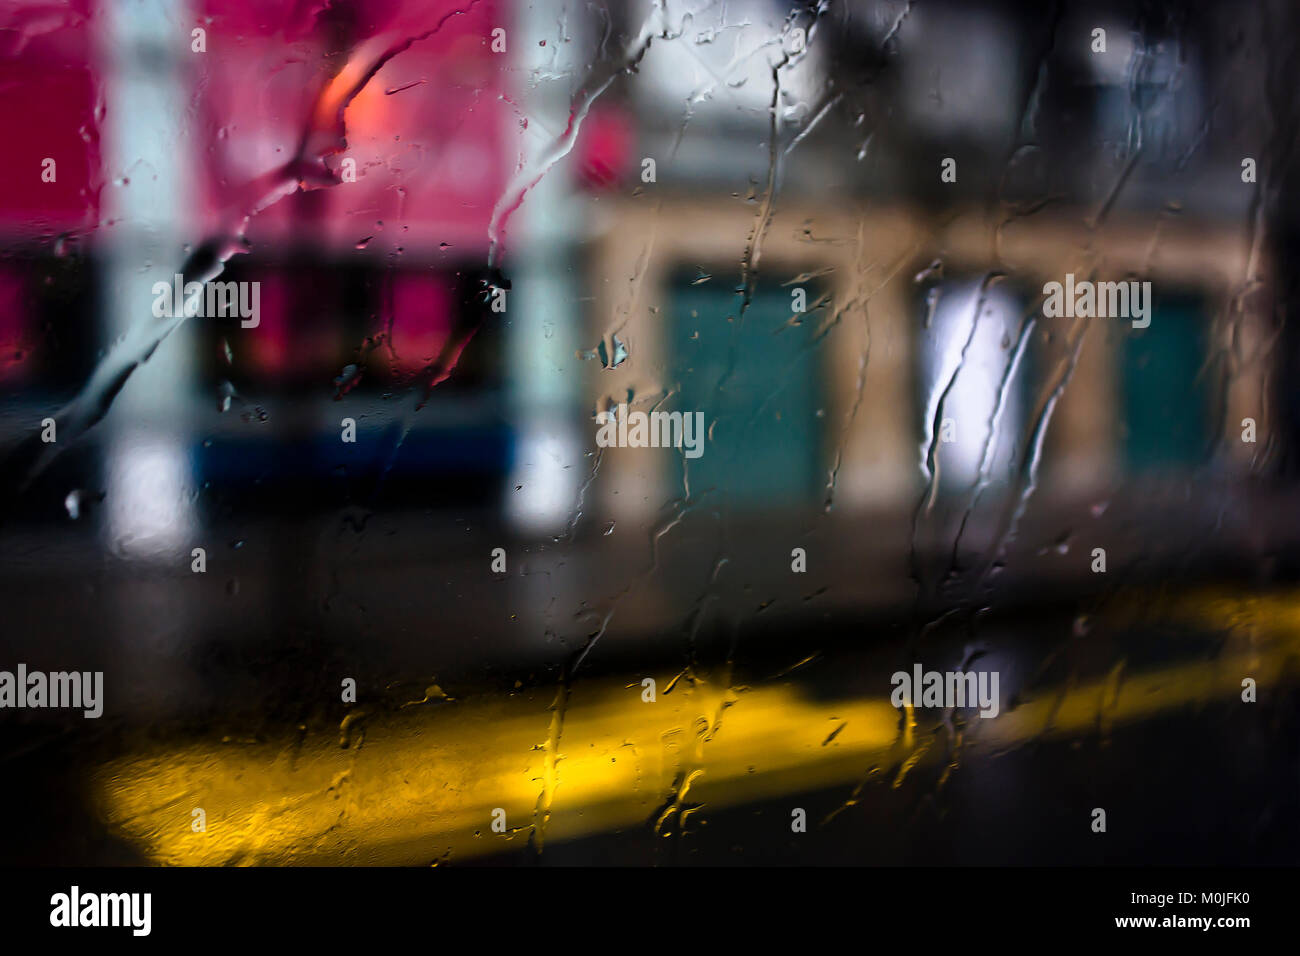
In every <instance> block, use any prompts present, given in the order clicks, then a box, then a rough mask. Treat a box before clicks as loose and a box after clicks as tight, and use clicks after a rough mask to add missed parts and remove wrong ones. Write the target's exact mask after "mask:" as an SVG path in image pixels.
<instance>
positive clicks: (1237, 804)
mask: <svg viewBox="0 0 1300 956" xmlns="http://www.w3.org/2000/svg"><path fill="white" fill-rule="evenodd" d="M1129 7H1130V5H1126V4H1111V3H1101V2H1099V3H1091V2H1089V3H1081V4H1046V5H1044V4H1029V3H1014V2H1009V0H1007V2H980V3H973V4H972V3H959V2H945V0H937V2H932V3H915V4H914V3H911V2H901V0H880V2H871V0H854V2H844V3H839V2H808V3H803V2H801V3H790V2H776V0H727V2H720V0H664V2H658V0H656V2H647V0H638V2H628V3H606V2H598V0H590V2H563V0H536V2H532V3H528V2H523V0H477V2H476V0H447V2H443V0H438V2H424V3H416V2H401V0H373V2H367V0H336V2H333V3H329V4H298V3H267V4H244V3H238V2H234V0H190V2H188V3H186V2H177V0H123V2H120V3H116V2H114V3H97V2H93V0H73V2H71V3H68V2H61V3H58V4H54V3H44V2H37V0H16V2H15V0H11V2H8V3H5V4H3V5H0V97H3V100H2V102H3V109H2V110H0V116H3V118H4V121H5V124H6V126H7V127H8V130H9V132H10V136H9V137H8V140H7V143H6V146H5V148H4V149H3V150H0V452H3V464H2V465H0V477H2V480H3V482H4V487H3V488H2V489H0V495H2V498H0V503H2V505H3V510H2V512H0V607H2V608H3V610H4V626H3V629H0V634H2V635H3V636H0V771H2V772H3V775H4V777H5V779H6V780H9V781H12V782H13V784H12V785H10V786H8V787H6V788H4V789H3V790H0V814H8V815H11V816H10V818H12V815H17V814H21V815H22V817H23V819H25V820H26V821H27V823H26V824H25V825H24V826H23V827H21V828H17V830H16V831H15V832H13V833H11V834H10V835H9V836H8V837H6V839H5V840H4V841H3V849H2V850H0V861H3V862H6V863H63V864H112V863H157V864H212V865H224V864H241V865H246V864H283V863H318V864H387V863H404V864H448V863H450V864H467V863H474V864H479V863H486V864H498V863H523V862H542V863H554V864H570V863H600V864H691V863H698V864H714V863H731V864H744V863H764V864H767V863H803V864H822V863H836V864H839V863H854V864H898V863H913V864H931V863H933V864H971V863H981V864H1017V863H1030V864H1058V863H1070V864H1077V863H1294V862H1295V860H1296V859H1297V854H1298V853H1300V828H1298V825H1297V822H1296V821H1297V820H1298V819H1300V816H1298V815H1297V814H1298V811H1300V750H1298V749H1297V743H1296V741H1297V739H1298V738H1297V731H1298V730H1300V709H1298V705H1300V696H1298V695H1297V687H1298V684H1300V613H1298V611H1300V561H1298V560H1297V558H1298V556H1300V520H1298V519H1297V517H1296V516H1297V514H1300V510H1298V509H1297V505H1300V493H1298V492H1300V485H1298V484H1297V476H1298V474H1300V472H1297V462H1298V461H1300V458H1298V457H1297V451H1298V450H1300V391H1298V390H1297V388H1296V386H1295V384H1294V381H1295V376H1294V374H1293V372H1294V371H1295V365H1296V356H1297V355H1300V339H1298V338H1297V336H1298V334H1300V333H1297V330H1296V327H1295V322H1294V321H1293V315H1292V311H1293V309H1294V307H1295V303H1296V302H1297V301H1300V300H1298V299H1297V293H1298V292H1300V289H1298V288H1297V285H1296V282H1297V280H1296V278H1295V277H1296V275H1297V271H1296V269H1295V264H1294V263H1293V262H1292V256H1293V255H1295V254H1296V253H1297V248H1298V246H1297V242H1298V237H1297V225H1298V224H1300V208H1298V204H1297V195H1296V184H1295V174H1294V169H1295V158H1294V142H1293V141H1294V139H1295V135H1296V131H1297V129H1298V128H1300V127H1298V125H1297V117H1296V115H1295V113H1296V106H1295V105H1294V95H1293V93H1294V75H1293V59H1294V58H1293V53H1294V44H1295V39H1294V37H1295V36H1296V28H1297V26H1300V24H1298V23H1297V22H1296V21H1297V16H1298V15H1297V13H1296V11H1295V10H1294V9H1292V8H1291V6H1290V5H1288V4H1284V3H1276V4H1266V3H1261V4H1259V5H1258V10H1252V11H1250V12H1246V11H1244V10H1243V8H1242V7H1241V6H1240V5H1238V4H1232V3H1226V2H1223V3H1206V4H1201V5H1198V6H1197V7H1196V8H1195V9H1194V10H1190V9H1184V8H1183V5H1178V4H1163V3H1154V4H1147V5H1143V6H1142V7H1141V9H1130V8H1129ZM6 804H7V805H6Z"/></svg>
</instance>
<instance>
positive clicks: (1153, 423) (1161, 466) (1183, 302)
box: [1120, 299, 1211, 472]
mask: <svg viewBox="0 0 1300 956" xmlns="http://www.w3.org/2000/svg"><path fill="white" fill-rule="evenodd" d="M1206 345H1207V342H1206V321H1205V313H1204V307H1203V304H1202V303H1201V302H1199V301H1197V300H1192V299H1178V300H1173V301H1166V302H1163V303H1161V302H1157V303H1156V306H1155V308H1154V309H1153V310H1152V315H1151V324H1150V326H1148V327H1147V328H1145V329H1132V328H1130V329H1129V330H1128V331H1127V332H1126V333H1125V337H1124V345H1123V348H1122V354H1121V359H1120V368H1121V372H1122V378H1123V391H1124V394H1123V399H1122V405H1121V411H1122V414H1123V422H1124V426H1125V427H1124V429H1123V439H1122V440H1123V448H1124V458H1125V462H1126V463H1127V465H1128V468H1129V470H1130V471H1134V472H1152V471H1184V472H1185V471H1189V470H1191V469H1192V468H1193V467H1195V466H1196V465H1197V464H1199V463H1200V462H1201V461H1202V460H1203V459H1204V457H1205V455H1206V452H1207V451H1208V449H1209V445H1210V431H1211V428H1210V421H1209V409H1210V406H1209V392H1208V384H1209V383H1208V380H1207V376H1206V375H1203V374H1202V366H1203V364H1204V362H1205V356H1206Z"/></svg>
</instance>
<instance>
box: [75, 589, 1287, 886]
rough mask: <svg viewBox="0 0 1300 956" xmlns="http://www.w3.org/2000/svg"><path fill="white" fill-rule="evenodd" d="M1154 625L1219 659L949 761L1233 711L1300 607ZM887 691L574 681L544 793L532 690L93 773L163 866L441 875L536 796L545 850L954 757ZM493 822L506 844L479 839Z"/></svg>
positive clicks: (1034, 721)
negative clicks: (545, 806) (1179, 716)
mask: <svg viewBox="0 0 1300 956" xmlns="http://www.w3.org/2000/svg"><path fill="white" fill-rule="evenodd" d="M1252 602H1253V603H1252ZM1159 613H1161V614H1169V615H1173V616H1174V617H1177V616H1178V615H1186V616H1187V619H1188V620H1191V619H1193V618H1195V619H1196V620H1197V621H1198V622H1199V623H1201V624H1211V625H1212V626H1216V627H1230V628H1231V629H1232V631H1231V634H1230V636H1229V638H1228V639H1227V644H1226V645H1225V648H1224V651H1223V653H1222V654H1220V655H1219V656H1218V657H1216V658H1215V659H1214V660H1206V661H1196V662H1190V663H1178V664H1174V665H1171V666H1167V667H1164V668H1161V669H1159V670H1154V671H1146V672H1140V673H1134V674H1127V673H1125V668H1124V666H1123V664H1122V662H1121V663H1120V664H1118V665H1116V666H1115V668H1114V669H1112V671H1111V672H1110V673H1109V674H1108V675H1107V676H1106V677H1105V678H1103V679H1099V680H1091V681H1086V682H1080V683H1078V684H1077V685H1066V686H1064V687H1049V688H1043V689H1041V690H1039V691H1037V692H1036V693H1035V694H1033V695H1032V696H1031V697H1029V699H1027V700H1025V701H1023V702H1022V703H1021V704H1020V706H1018V707H1016V708H1015V709H1013V710H1004V711H1003V713H1001V714H1000V715H999V716H998V717H996V718H992V719H988V720H982V719H979V718H974V717H972V718H971V719H969V720H967V721H966V723H965V725H964V729H963V731H962V735H961V736H962V747H963V748H965V747H973V748H975V749H976V750H977V751H985V752H988V751H993V752H996V751H998V750H1003V749H1006V748H1008V747H1014V746H1018V745H1021V744H1023V743H1025V742H1026V741H1029V740H1033V739H1037V738H1040V737H1044V736H1049V737H1057V736H1062V735H1065V736H1069V735H1079V734H1086V733H1089V732H1094V731H1095V732H1100V733H1103V734H1104V733H1106V732H1108V730H1109V729H1110V728H1111V727H1112V726H1114V725H1117V724H1122V723H1131V722H1136V721H1141V720H1144V719H1146V718H1149V717H1152V716H1155V715H1157V714H1161V713H1170V712H1176V711H1177V710H1178V709H1180V708H1186V707H1195V706H1200V705H1202V704H1205V703H1210V702H1216V703H1223V702H1231V701H1239V700H1240V693H1241V680H1242V678H1243V677H1246V676H1249V677H1252V678H1254V679H1255V680H1256V681H1257V682H1258V683H1259V685H1260V687H1261V688H1267V687H1269V686H1271V685H1273V684H1274V683H1275V682H1279V681H1287V680H1295V679H1296V677H1297V675H1296V674H1295V673H1294V671H1293V670H1288V668H1289V667H1293V666H1294V665H1293V664H1292V663H1291V660H1292V658H1293V657H1294V648H1295V647H1296V645H1297V636H1300V601H1290V600H1286V599H1285V598H1277V597H1274V598H1270V599H1267V600H1264V599H1256V598H1249V599H1231V598H1228V597H1224V596H1221V595H1202V596H1196V597H1194V598H1192V599H1189V600H1188V601H1186V602H1183V603H1175V604H1171V605H1170V606H1169V607H1168V608H1165V609H1163V610H1161V611H1160V612H1159ZM1082 640H1086V637H1085V638H1082ZM661 683H662V682H661ZM882 690H884V691H885V693H882V694H881V695H880V696H879V697H872V698H868V699H858V700H843V701H833V702H825V701H814V700H809V699H807V698H805V697H803V696H801V695H800V694H799V693H798V691H797V689H796V688H795V687H794V686H791V685H789V684H769V685H763V686H757V687H749V688H733V689H730V690H728V689H725V688H719V687H713V686H710V685H708V684H707V683H696V684H688V683H687V682H684V681H683V682H681V685H680V686H679V687H678V688H677V689H675V690H674V691H673V693H671V694H666V695H665V694H661V695H660V696H659V699H658V700H657V701H656V702H653V703H645V702H643V701H642V700H641V689H640V684H639V681H638V682H637V683H635V684H634V685H633V686H631V687H626V686H624V685H623V684H622V683H615V682H608V683H606V682H596V681H579V682H578V683H577V684H576V686H575V687H574V689H573V692H572V696H571V697H570V700H569V705H568V707H567V708H566V713H565V718H564V721H563V725H562V733H561V736H560V741H559V745H558V748H557V749H556V759H555V761H554V762H553V763H552V764H551V765H550V767H549V771H550V773H551V777H550V778H549V779H550V785H549V786H547V787H544V783H545V782H546V781H547V779H548V778H547V773H548V764H547V755H548V748H547V736H548V734H550V733H552V732H553V730H554V727H555V725H556V724H557V723H558V722H556V721H554V720H553V718H554V716H555V714H554V713H553V711H552V710H551V704H552V697H551V695H550V693H549V692H543V691H538V692H536V693H531V694H530V693H517V694H513V695H510V696H508V697H504V698H482V699H472V700H465V701H452V702H442V703H433V704H424V705H421V706H415V707H408V708H404V709H401V710H398V711H396V712H385V713H382V714H375V715H371V716H364V713H363V715H362V716H360V717H355V716H354V717H352V718H350V719H349V721H347V722H345V723H347V724H348V725H350V726H348V727H346V728H345V731H346V732H345V735H344V739H345V743H346V746H344V745H341V744H340V738H339V737H338V736H334V735H328V736H327V735H315V736H309V737H308V738H307V739H305V740H304V741H302V742H301V743H300V744H299V743H296V742H295V743H289V742H287V741H286V742H282V743H261V742H259V743H243V742H234V741H221V740H216V739H208V740H203V739H200V740H192V741H189V742H186V743H184V744H182V745H179V746H160V747H159V748H157V749H155V750H153V751H149V752H143V753H139V754H134V755H131V756H128V757H125V758H121V759H118V760H115V761H113V762H111V763H109V764H107V765H105V766H103V767H101V768H99V770H98V771H97V773H96V776H95V794H96V799H97V801H98V806H99V809H100V812H101V814H102V816H103V818H104V820H105V821H106V822H107V824H108V825H109V826H110V827H111V828H112V829H113V830H114V831H115V832H117V833H119V834H121V835H122V836H124V837H125V838H126V839H128V840H129V841H130V842H131V843H133V844H134V845H135V846H137V847H138V848H140V849H141V850H142V851H143V852H144V853H145V854H146V855H147V856H148V857H149V858H150V859H151V860H153V861H155V862H158V863H162V864H173V865H227V864H305V863H352V864H397V863H417V864H418V863H430V862H437V861H441V860H451V861H455V860H457V859H461V858H465V857H468V856H475V855H480V854H487V853H494V852H499V851H502V850H507V849H510V848H512V847H515V848H517V847H519V846H520V845H521V844H522V843H523V842H525V841H527V839H528V837H529V835H530V834H531V833H532V831H533V829H534V826H535V822H536V821H540V820H541V819H542V816H543V815H542V814H541V812H540V811H539V798H540V797H541V796H542V794H543V792H544V791H546V792H547V793H548V794H549V815H547V816H546V817H545V824H544V834H543V835H544V837H545V842H546V844H550V843H551V842H555V841H563V840H568V839H573V838H575V837H581V836H585V835H590V834H594V833H603V832H609V831H614V830H618V829H621V828H627V827H639V826H656V827H658V828H659V829H660V830H661V831H662V832H665V833H668V832H671V831H672V830H673V828H674V827H675V826H676V825H679V824H680V818H681V817H682V816H685V815H689V814H690V813H692V812H694V808H697V807H699V806H708V807H711V808H713V807H726V806H736V805H743V804H748V803H753V802H757V801H763V800H768V799H772V798H777V797H780V796H782V795H785V794H794V793H799V792H805V791H811V790H816V789H819V788H825V787H833V786H840V785H844V786H846V787H851V786H853V785H855V784H860V783H861V782H862V781H863V780H864V779H866V778H867V776H868V774H869V773H870V772H872V771H873V768H874V771H875V772H883V771H885V770H888V769H891V768H897V770H896V772H895V773H894V775H893V776H892V777H890V778H889V779H891V780H893V781H894V783H895V785H897V783H898V782H900V781H901V779H902V777H903V776H905V775H906V773H907V772H908V770H910V769H911V768H912V767H913V766H915V765H916V764H918V763H919V762H921V761H922V760H923V759H930V760H934V759H940V758H941V756H942V755H943V754H945V753H950V747H949V746H948V743H947V741H944V744H945V745H944V746H933V745H934V744H936V743H937V742H939V740H940V738H938V737H936V734H935V730H934V726H935V725H936V724H937V723H938V719H937V718H935V717H931V718H929V719H928V720H929V722H928V723H926V724H923V725H922V726H921V727H918V726H917V725H916V724H915V722H913V721H911V720H900V714H899V712H898V711H897V710H895V709H894V708H893V707H891V706H890V704H889V702H888V690H889V688H888V687H886V688H883V689H882ZM1243 706H1247V705H1243ZM837 728H839V730H838V732H837V733H834V736H833V737H831V735H832V733H833V732H835V731H836V729H837ZM362 735H364V736H362ZM828 738H831V739H829V740H828ZM848 796H849V794H848V791H847V790H846V799H847V798H848ZM195 809H202V810H203V811H204V813H205V814H206V831H205V832H194V831H193V829H192V821H193V819H194V817H193V811H194V810H195ZM497 809H500V810H503V811H504V813H505V826H506V827H507V832H505V833H497V832H494V831H493V829H492V822H493V812H494V811H495V810H497ZM812 822H813V823H814V824H815V822H816V821H812Z"/></svg>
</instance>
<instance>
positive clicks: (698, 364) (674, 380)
mask: <svg viewBox="0 0 1300 956" xmlns="http://www.w3.org/2000/svg"><path fill="white" fill-rule="evenodd" d="M694 279H695V276H694V275H681V276H679V277H678V279H677V281H675V282H674V283H673V284H672V286H671V293H670V296H671V298H670V309H669V316H668V318H669V322H668V326H669V332H668V342H667V345H668V349H667V354H668V359H667V361H668V363H669V370H668V372H669V374H668V383H667V384H668V387H676V388H678V389H679V391H678V393H677V394H676V395H673V396H672V397H671V398H670V399H669V400H668V401H666V402H665V403H664V405H663V408H664V409H665V410H671V411H677V410H680V411H684V412H694V411H702V412H704V421H705V427H706V429H710V431H709V432H708V436H707V438H706V439H705V443H704V453H703V455H702V456H701V457H700V458H697V459H694V460H688V461H687V463H686V466H687V473H686V478H687V480H688V481H689V482H690V486H691V494H692V496H693V497H696V498H699V497H700V496H701V495H702V494H703V493H704V492H705V491H706V490H708V489H712V490H713V493H714V494H717V495H719V496H721V497H722V500H723V501H724V502H725V503H726V504H727V505H729V506H732V507H737V508H742V509H760V508H764V507H768V506H780V505H796V504H811V503H814V502H816V501H818V500H819V496H820V493H821V488H822V486H823V485H824V483H825V474H824V469H823V467H822V464H821V448H822V424H823V421H824V419H823V418H821V417H819V416H818V410H819V409H821V408H822V407H823V405H822V402H823V401H824V398H823V389H822V387H821V382H822V375H823V373H822V354H821V348H822V347H821V346H814V345H812V342H813V338H814V336H815V333H816V331H817V328H818V327H819V325H820V324H821V323H822V322H824V321H825V319H826V309H825V308H824V307H819V308H816V310H815V311H813V308H814V306H816V305H817V302H818V299H817V297H818V295H819V294H820V290H817V289H815V288H813V287H812V286H811V285H806V286H804V287H803V288H804V289H805V292H806V296H807V306H808V308H809V310H810V311H807V312H804V313H802V314H801V315H799V316H797V317H796V316H795V314H794V311H793V307H792V291H793V288H786V287H782V286H779V285H775V284H772V285H768V286H760V287H759V288H758V289H757V290H756V291H755V294H754V297H753V300H752V302H751V303H750V305H749V308H748V309H746V310H745V315H744V320H743V322H742V321H741V319H740V308H741V298H742V297H741V295H740V293H739V292H737V291H736V289H737V288H738V286H739V283H738V282H737V281H734V280H733V281H731V282H728V281H726V280H721V279H718V278H716V277H715V278H713V279H710V280H708V281H707V282H705V283H702V284H699V285H696V284H694ZM796 318H797V319H798V322H797V323H796V322H792V319H796ZM672 468H673V479H672V481H673V483H674V485H675V487H676V488H677V489H678V493H681V490H682V471H681V461H680V459H679V460H677V461H675V462H674V463H673V465H672Z"/></svg>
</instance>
